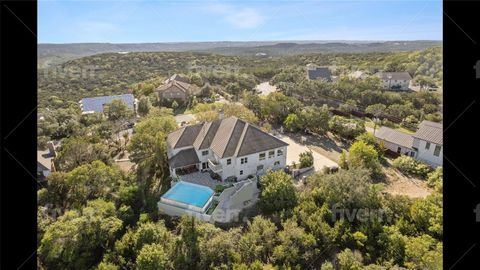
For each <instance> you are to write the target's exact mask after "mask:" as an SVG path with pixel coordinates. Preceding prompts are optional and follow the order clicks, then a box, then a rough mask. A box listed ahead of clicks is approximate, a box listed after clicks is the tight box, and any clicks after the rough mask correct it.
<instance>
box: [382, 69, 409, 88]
mask: <svg viewBox="0 0 480 270" xmlns="http://www.w3.org/2000/svg"><path fill="white" fill-rule="evenodd" d="M375 75H377V76H378V77H379V78H380V80H382V83H383V88H384V89H389V90H408V89H410V81H411V80H412V76H410V74H409V73H408V72H378V73H376V74H375Z"/></svg>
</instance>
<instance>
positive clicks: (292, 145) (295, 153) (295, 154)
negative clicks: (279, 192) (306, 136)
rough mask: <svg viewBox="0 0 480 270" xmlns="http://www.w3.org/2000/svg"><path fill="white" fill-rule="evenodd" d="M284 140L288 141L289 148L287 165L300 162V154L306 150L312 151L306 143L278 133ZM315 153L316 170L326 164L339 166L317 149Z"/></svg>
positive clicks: (314, 164)
mask: <svg viewBox="0 0 480 270" xmlns="http://www.w3.org/2000/svg"><path fill="white" fill-rule="evenodd" d="M277 137H278V138H279V139H281V140H282V141H284V142H286V143H288V144H289V145H288V149H287V165H291V164H292V162H293V161H294V162H295V163H297V164H298V163H300V160H299V155H300V153H303V152H305V151H312V150H311V149H310V148H308V147H307V146H306V145H302V144H299V143H297V142H295V141H294V140H292V139H291V138H290V137H288V136H286V135H278V136H277ZM312 154H313V166H314V167H315V171H320V170H322V168H323V167H324V166H327V167H330V166H338V164H337V163H336V162H334V161H332V160H330V159H328V158H327V157H325V156H323V155H321V154H319V153H318V152H316V151H312Z"/></svg>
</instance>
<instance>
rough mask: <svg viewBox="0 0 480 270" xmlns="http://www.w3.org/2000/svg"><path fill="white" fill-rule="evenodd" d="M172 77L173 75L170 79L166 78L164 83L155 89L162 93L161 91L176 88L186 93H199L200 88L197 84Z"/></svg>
mask: <svg viewBox="0 0 480 270" xmlns="http://www.w3.org/2000/svg"><path fill="white" fill-rule="evenodd" d="M174 76H175V75H174ZM172 78H173V76H172V77H171V78H170V79H168V80H166V81H165V83H164V84H163V85H160V86H159V87H157V88H156V89H155V91H157V92H160V93H161V92H165V91H167V90H170V89H173V88H176V89H178V90H180V91H182V92H184V93H186V94H187V95H191V94H197V93H198V92H199V91H200V88H199V87H198V86H196V85H193V84H189V83H187V82H186V81H183V80H176V79H172Z"/></svg>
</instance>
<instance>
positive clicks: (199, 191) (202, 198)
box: [162, 181, 214, 208]
mask: <svg viewBox="0 0 480 270" xmlns="http://www.w3.org/2000/svg"><path fill="white" fill-rule="evenodd" d="M213 193H214V192H213V190H212V189H211V188H209V187H206V186H201V185H196V184H192V183H188V182H183V181H180V182H178V183H177V184H176V185H175V186H173V187H172V188H171V189H169V190H168V191H167V192H166V193H165V194H163V196H162V198H166V199H170V200H174V201H177V202H181V203H185V204H190V205H194V206H197V207H200V208H202V207H203V206H205V204H206V203H207V201H208V200H209V199H210V197H212V195H213Z"/></svg>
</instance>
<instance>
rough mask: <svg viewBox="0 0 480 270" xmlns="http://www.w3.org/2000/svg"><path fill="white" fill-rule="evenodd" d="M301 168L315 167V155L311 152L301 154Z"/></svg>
mask: <svg viewBox="0 0 480 270" xmlns="http://www.w3.org/2000/svg"><path fill="white" fill-rule="evenodd" d="M299 158H300V168H307V167H311V166H313V154H312V152H311V151H305V152H303V153H300V157H299Z"/></svg>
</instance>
